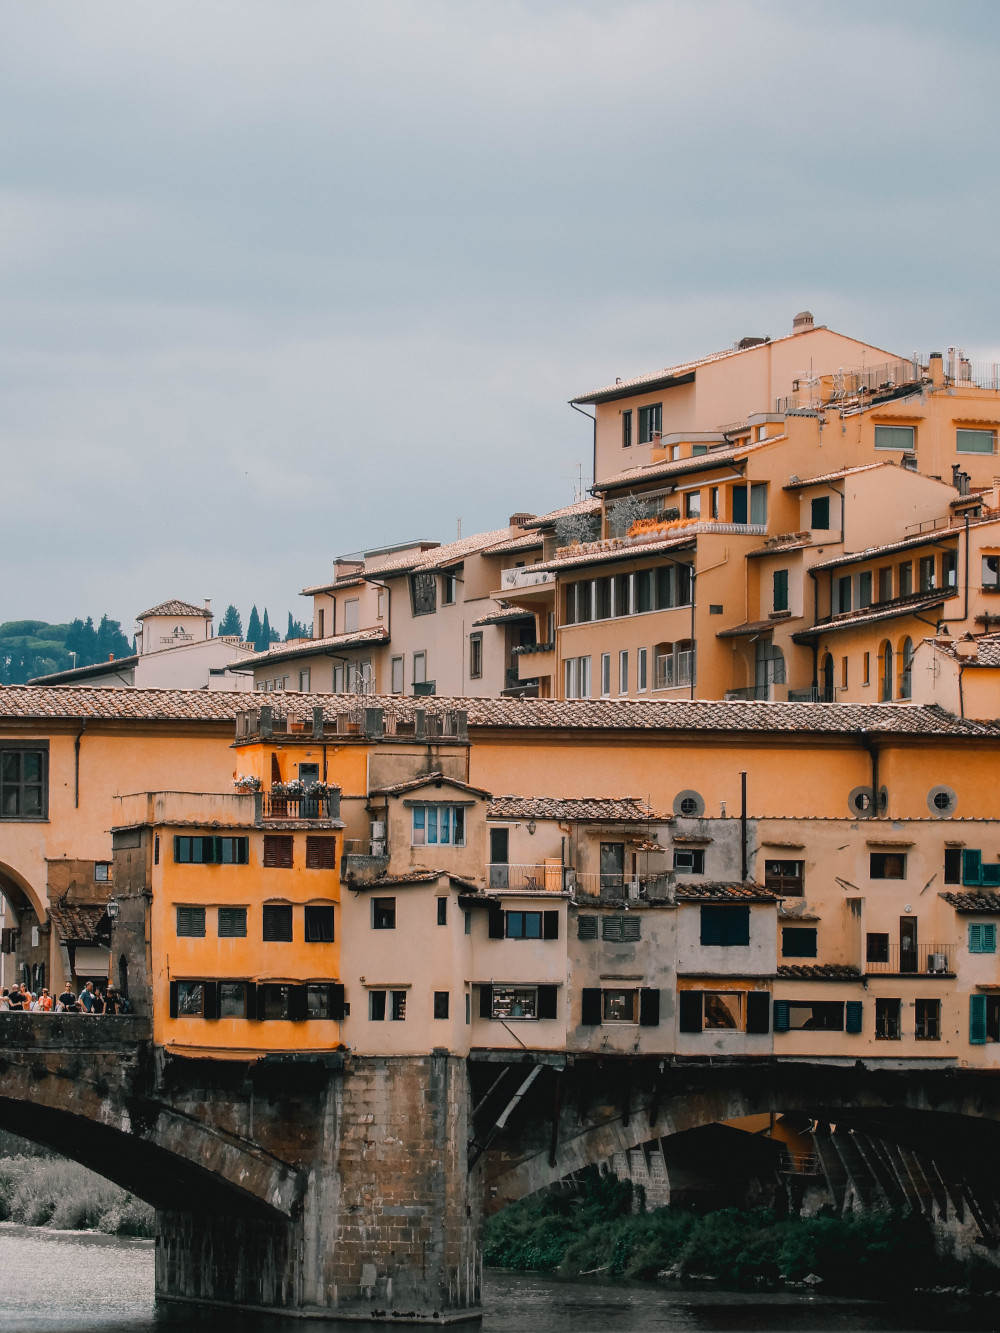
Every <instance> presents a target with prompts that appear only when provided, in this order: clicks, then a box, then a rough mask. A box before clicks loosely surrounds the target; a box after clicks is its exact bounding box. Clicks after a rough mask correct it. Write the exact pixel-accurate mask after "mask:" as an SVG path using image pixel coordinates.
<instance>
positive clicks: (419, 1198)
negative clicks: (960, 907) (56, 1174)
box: [0, 1014, 1000, 1323]
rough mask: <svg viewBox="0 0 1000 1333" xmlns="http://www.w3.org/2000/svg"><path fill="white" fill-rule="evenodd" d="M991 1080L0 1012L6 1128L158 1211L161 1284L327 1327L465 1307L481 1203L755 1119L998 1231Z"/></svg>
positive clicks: (204, 1299)
mask: <svg viewBox="0 0 1000 1333" xmlns="http://www.w3.org/2000/svg"><path fill="white" fill-rule="evenodd" d="M998 1092H1000V1082H998V1081H997V1075H993V1074H989V1073H982V1072H973V1071H964V1070H955V1069H915V1070H907V1071H903V1070H889V1069H885V1068H880V1069H868V1068H864V1067H862V1066H831V1065H820V1064H816V1063H803V1062H794V1063H792V1062H788V1063H781V1062H778V1061H774V1060H767V1059H764V1060H736V1059H734V1060H730V1061H725V1062H706V1061H696V1060H682V1059H674V1060H670V1059H656V1058H653V1057H644V1058H639V1057H624V1056H621V1057H618V1056H614V1057H612V1056H604V1057H599V1056H579V1055H578V1056H575V1057H573V1056H558V1055H541V1054H537V1053H532V1052H525V1053H524V1055H523V1057H521V1058H518V1059H516V1060H515V1059H512V1058H511V1057H510V1056H503V1057H499V1056H498V1057H494V1056H493V1055H489V1054H486V1053H474V1055H473V1056H472V1057H470V1059H468V1060H465V1059H462V1058H459V1057H456V1056H452V1055H448V1054H446V1053H439V1054H431V1055H425V1056H409V1057H405V1056H404V1057H359V1056H356V1055H353V1054H350V1053H340V1052H330V1053H329V1054H324V1055H310V1056H297V1057H296V1056H291V1057H273V1058H269V1057H264V1058H259V1059H252V1060H251V1059H241V1060H223V1059H212V1058H204V1059H191V1058H181V1057H178V1056H175V1055H171V1054H170V1052H169V1051H164V1050H163V1049H162V1048H157V1047H154V1046H153V1044H152V1043H151V1041H150V1034H149V1030H148V1026H147V1023H146V1020H144V1019H141V1018H135V1017H116V1018H111V1017H104V1018H100V1019H95V1018H87V1017H83V1016H77V1015H65V1016H63V1015H47V1016H42V1015H33V1014H7V1015H5V1016H4V1017H3V1019H0V1127H3V1128H6V1129H9V1130H12V1131H13V1132H15V1133H18V1134H21V1135H24V1136H25V1137H27V1138H30V1139H33V1140H35V1141H37V1142H40V1143H43V1144H46V1145H48V1146H50V1147H52V1148H54V1149H56V1150H57V1151H59V1152H62V1153H64V1154H65V1155H66V1156H68V1157H72V1158H74V1159H76V1160H77V1161H80V1162H82V1163H83V1164H84V1165H86V1166H88V1167H90V1168H91V1169H93V1170H95V1171H97V1172H99V1173H100V1174H101V1175H103V1176H106V1177H108V1178H109V1179H111V1180H114V1181H116V1182H117V1183H119V1184H120V1185H122V1186H124V1187H125V1188H127V1189H129V1190H131V1191H133V1192H134V1193H136V1194H137V1195H139V1196H140V1197H141V1198H144V1199H146V1200H148V1201H149V1202H150V1203H152V1204H153V1205H154V1206H155V1208H156V1209H157V1229H158V1238H157V1253H156V1291H157V1295H158V1296H159V1297H161V1298H164V1299H170V1300H175V1301H191V1302H195V1303H202V1304H209V1305H211V1304H218V1305H223V1306H226V1307H231V1306H239V1307H242V1308H244V1309H259V1310H272V1311H282V1312H284V1313H287V1314H295V1315H299V1316H315V1317H326V1318H330V1317H331V1316H334V1317H341V1318H343V1317H354V1318H372V1317H373V1316H374V1317H375V1318H376V1319H385V1320H386V1321H390V1320H397V1321H400V1320H409V1321H412V1322H430V1323H439V1322H447V1321H452V1320H459V1319H469V1318H470V1317H471V1318H475V1317H476V1316H477V1314H478V1312H479V1307H480V1297H481V1263H482V1260H481V1245H480V1224H481V1218H482V1215H483V1212H484V1211H486V1210H492V1209H495V1208H497V1207H499V1206H501V1205H502V1204H504V1203H507V1202H510V1201H512V1200H514V1199H517V1198H520V1197H523V1196H524V1195H526V1194H530V1193H532V1192H534V1191H535V1190H537V1189H539V1188H542V1187H544V1186H545V1185H547V1184H549V1183H551V1182H553V1181H556V1180H558V1179H561V1178H562V1177H564V1176H566V1175H567V1174H568V1173H570V1172H571V1171H575V1170H579V1169H581V1168H583V1167H585V1166H588V1165H591V1164H594V1163H599V1162H606V1161H607V1160H608V1159H609V1158H611V1157H612V1156H614V1154H615V1153H617V1152H621V1151H625V1150H628V1149H629V1148H631V1147H634V1146H637V1145H639V1144H641V1143H644V1142H646V1141H647V1140H649V1139H651V1138H654V1137H666V1136H669V1135H671V1134H676V1133H679V1132H682V1131H684V1130H686V1129H691V1128H695V1127H697V1126H700V1125H705V1124H710V1123H712V1122H715V1121H720V1120H728V1119H732V1118H734V1117H738V1116H744V1115H751V1114H754V1113H757V1112H761V1111H783V1112H789V1111H800V1112H801V1113H803V1114H804V1115H807V1116H810V1117H812V1118H814V1119H816V1120H819V1121H823V1122H831V1123H833V1122H835V1123H836V1124H837V1125H838V1126H841V1127H843V1126H846V1127H849V1128H852V1129H854V1130H856V1131H859V1132H866V1133H870V1134H875V1135H878V1136H881V1138H883V1139H885V1138H888V1139H890V1140H892V1141H893V1142H898V1143H899V1144H901V1145H904V1146H905V1147H906V1149H907V1151H912V1152H914V1153H925V1154H928V1153H929V1154H933V1157H934V1159H935V1160H936V1161H937V1162H942V1161H943V1162H947V1163H949V1164H950V1165H949V1166H948V1167H947V1169H946V1170H945V1171H944V1172H943V1173H942V1176H941V1177H940V1178H939V1179H944V1178H945V1177H947V1178H948V1179H947V1180H946V1182H945V1183H946V1184H947V1185H948V1189H949V1190H950V1191H951V1193H952V1197H953V1198H955V1197H956V1196H955V1190H956V1189H957V1190H958V1192H959V1193H961V1189H962V1185H961V1182H962V1181H967V1180H968V1179H969V1178H970V1176H971V1175H972V1174H974V1175H975V1178H976V1181H977V1199H976V1200H975V1201H973V1200H970V1207H971V1209H972V1212H973V1214H974V1215H975V1217H976V1221H977V1223H978V1224H979V1227H980V1230H981V1231H982V1232H983V1235H984V1238H985V1239H986V1240H987V1241H988V1242H989V1243H993V1242H994V1241H995V1239H996V1236H997V1235H1000V1212H998V1211H997V1209H996V1205H995V1203H991V1204H989V1205H983V1203H982V1200H983V1198H984V1197H985V1198H988V1199H990V1200H995V1199H996V1198H997V1197H1000V1189H998V1187H997V1186H998V1181H997V1167H996V1165H995V1163H997V1162H998V1161H1000V1153H998V1151H997V1149H998V1146H1000V1126H998V1123H997V1122H998V1120H1000V1096H998ZM955 1182H959V1184H958V1185H956V1183H955ZM942 1188H944V1187H943V1186H942ZM917 1197H918V1196H916V1195H914V1198H917ZM958 1206H961V1205H960V1203H959V1205H958Z"/></svg>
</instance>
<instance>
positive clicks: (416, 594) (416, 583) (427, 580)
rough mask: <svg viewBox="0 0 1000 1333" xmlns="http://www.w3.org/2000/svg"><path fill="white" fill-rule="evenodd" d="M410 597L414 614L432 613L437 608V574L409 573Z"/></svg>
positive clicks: (425, 614) (426, 614)
mask: <svg viewBox="0 0 1000 1333" xmlns="http://www.w3.org/2000/svg"><path fill="white" fill-rule="evenodd" d="M410 598H411V601H412V603H413V614H414V615H415V616H429V615H433V614H434V612H435V611H436V610H437V575H436V574H426V573H423V574H411V575H410Z"/></svg>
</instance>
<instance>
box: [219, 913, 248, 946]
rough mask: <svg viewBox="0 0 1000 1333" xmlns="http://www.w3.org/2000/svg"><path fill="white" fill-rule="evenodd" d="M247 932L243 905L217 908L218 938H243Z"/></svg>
mask: <svg viewBox="0 0 1000 1333" xmlns="http://www.w3.org/2000/svg"><path fill="white" fill-rule="evenodd" d="M246 933H247V909H246V908H245V907H220V908H219V939H236V938H239V939H243V938H245V937H246Z"/></svg>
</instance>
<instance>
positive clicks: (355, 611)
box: [344, 597, 361, 634]
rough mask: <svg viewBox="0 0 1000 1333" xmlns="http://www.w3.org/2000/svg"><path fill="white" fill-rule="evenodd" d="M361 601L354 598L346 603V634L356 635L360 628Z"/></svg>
mask: <svg viewBox="0 0 1000 1333" xmlns="http://www.w3.org/2000/svg"><path fill="white" fill-rule="evenodd" d="M360 609H361V601H360V599H359V598H357V597H352V598H350V599H349V600H348V601H346V602H345V603H344V633H345V634H354V633H355V632H356V630H357V628H358V623H359V612H360Z"/></svg>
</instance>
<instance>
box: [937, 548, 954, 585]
mask: <svg viewBox="0 0 1000 1333" xmlns="http://www.w3.org/2000/svg"><path fill="white" fill-rule="evenodd" d="M941 584H942V586H943V587H945V588H957V587H958V552H957V551H944V552H943V553H942V555H941Z"/></svg>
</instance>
